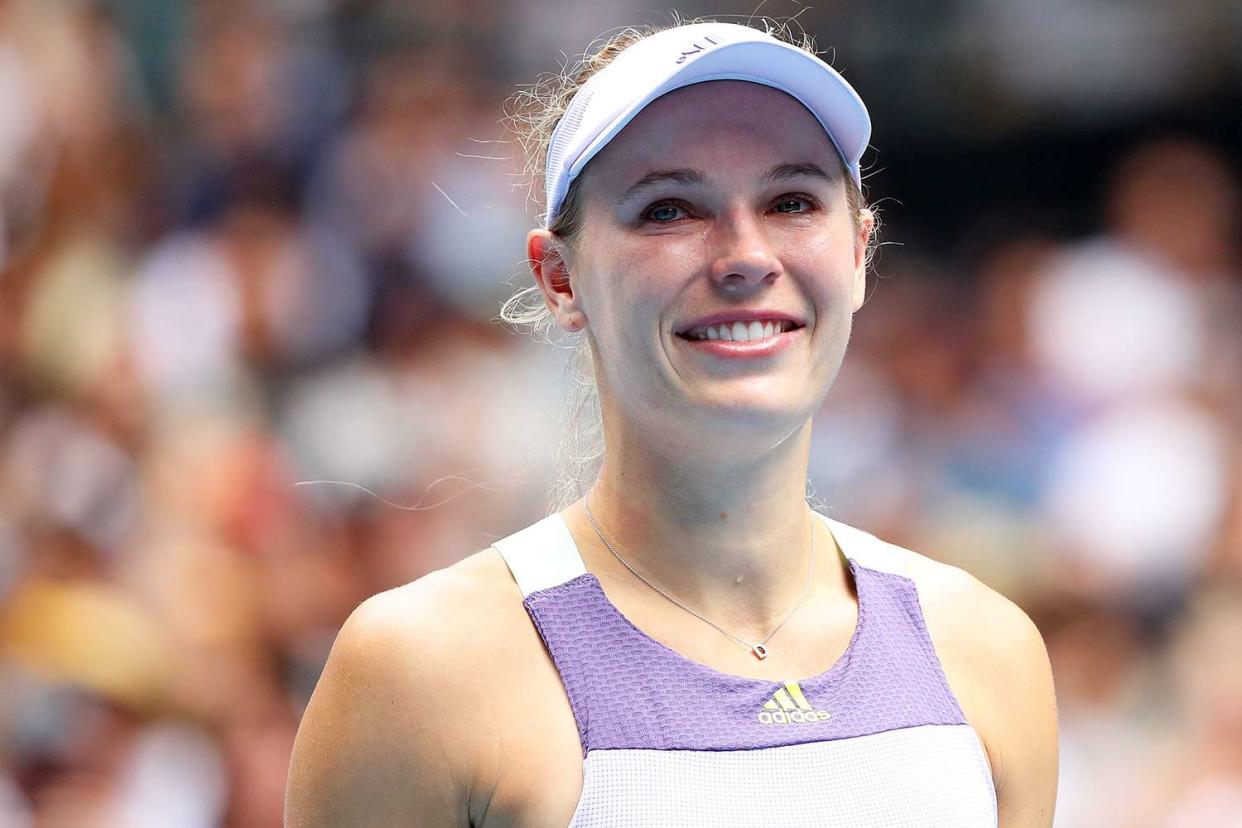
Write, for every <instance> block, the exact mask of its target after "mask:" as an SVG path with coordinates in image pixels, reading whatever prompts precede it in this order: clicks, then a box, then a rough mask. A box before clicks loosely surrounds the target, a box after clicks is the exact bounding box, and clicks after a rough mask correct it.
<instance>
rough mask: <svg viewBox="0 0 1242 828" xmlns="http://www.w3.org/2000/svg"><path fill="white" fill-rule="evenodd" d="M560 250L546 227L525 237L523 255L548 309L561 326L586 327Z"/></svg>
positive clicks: (577, 329)
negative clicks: (524, 252)
mask: <svg viewBox="0 0 1242 828" xmlns="http://www.w3.org/2000/svg"><path fill="white" fill-rule="evenodd" d="M562 251H563V245H562V244H561V243H560V242H558V241H557V240H556V238H555V237H554V236H553V235H552V233H551V232H550V231H548V230H543V229H536V230H531V231H530V233H528V234H527V236H526V258H527V261H528V262H529V264H530V270H531V273H533V274H534V275H535V284H537V285H538V286H539V290H540V291H541V292H542V293H543V299H544V301H545V302H547V303H548V310H550V311H551V312H552V316H553V318H554V319H556V322H557V324H558V325H560V326H561V327H562V328H564V329H565V330H567V331H579V330H582V329H583V328H585V327H586V325H587V318H586V314H585V313H584V312H583V309H582V296H581V294H580V293H579V292H578V291H577V290H575V286H574V283H573V281H572V280H571V279H570V276H569V265H568V263H567V262H566V261H565V258H564V256H563V253H562Z"/></svg>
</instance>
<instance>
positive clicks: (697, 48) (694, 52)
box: [677, 35, 720, 66]
mask: <svg viewBox="0 0 1242 828" xmlns="http://www.w3.org/2000/svg"><path fill="white" fill-rule="evenodd" d="M703 39H704V40H706V41H707V42H708V43H710V44H711V45H712V46H719V45H720V44H719V43H717V42H716V41H714V40H712V39H711V38H710V37H707V36H706V35H704V36H703ZM690 45H691V46H693V47H694V48H693V49H690V50H689V51H687V52H682V53H681V57H679V58H677V65H678V66H680V65H681V64H683V63H685V62H686V58H691V57H694V56H695V55H697V54H699V53H700V52H706V51H707V49H708V47H707V46H704V45H703V44H701V43H697V42H696V43H691V44H690Z"/></svg>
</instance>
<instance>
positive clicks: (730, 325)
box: [686, 320, 793, 342]
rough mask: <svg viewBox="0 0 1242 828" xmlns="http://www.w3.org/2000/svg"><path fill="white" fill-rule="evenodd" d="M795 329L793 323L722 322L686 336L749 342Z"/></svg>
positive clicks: (693, 331) (701, 328)
mask: <svg viewBox="0 0 1242 828" xmlns="http://www.w3.org/2000/svg"><path fill="white" fill-rule="evenodd" d="M792 327H793V323H792V322H776V321H772V320H769V321H767V322H760V321H759V320H755V321H753V322H721V323H720V324H718V325H707V326H704V327H700V328H694V329H692V330H691V331H690V332H689V333H688V334H686V336H688V337H690V338H691V339H723V340H725V341H726V342H749V341H751V340H755V339H766V338H767V337H770V336H775V335H776V334H778V333H782V332H784V331H787V330H789V329H790V328H792Z"/></svg>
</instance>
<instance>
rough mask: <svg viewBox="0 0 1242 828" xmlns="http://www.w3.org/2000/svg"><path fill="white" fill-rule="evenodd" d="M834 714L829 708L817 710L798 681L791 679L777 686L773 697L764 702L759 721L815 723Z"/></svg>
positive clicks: (767, 722)
mask: <svg viewBox="0 0 1242 828" xmlns="http://www.w3.org/2000/svg"><path fill="white" fill-rule="evenodd" d="M830 716H832V714H831V713H829V712H828V711H827V710H815V709H814V708H812V707H811V703H810V702H808V701H807V700H806V696H804V695H802V688H801V687H799V686H798V682H796V681H794V680H793V679H790V680H789V681H786V682H785V684H784V686H783V687H779V688H777V690H776V692H775V693H773V694H772V698H770V699H768V700H767V701H766V702H764V703H763V709H762V710H760V711H759V723H760V724H768V725H778V724H813V723H815V722H824V721H827V720H828V718H829V717H830Z"/></svg>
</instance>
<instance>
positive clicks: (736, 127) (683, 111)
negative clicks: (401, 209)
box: [287, 22, 1057, 828]
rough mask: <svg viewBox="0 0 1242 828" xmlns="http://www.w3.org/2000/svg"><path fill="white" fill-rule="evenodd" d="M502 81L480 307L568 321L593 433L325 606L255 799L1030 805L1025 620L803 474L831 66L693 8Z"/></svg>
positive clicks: (412, 811)
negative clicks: (386, 582)
mask: <svg viewBox="0 0 1242 828" xmlns="http://www.w3.org/2000/svg"><path fill="white" fill-rule="evenodd" d="M522 100H525V101H526V103H528V104H532V105H533V107H532V108H530V109H528V110H527V113H528V114H527V116H519V117H518V118H517V120H519V121H523V122H524V123H527V124H528V125H529V127H530V129H529V131H528V132H526V133H525V134H524V138H525V143H526V146H527V147H528V149H530V150H532V155H533V156H534V158H533V161H532V166H533V168H534V171H535V172H536V173H537V174H538V176H539V177H540V180H541V181H542V183H543V185H544V192H545V198H546V206H547V212H546V216H545V220H544V222H543V225H544V226H542V227H539V228H537V229H534V230H532V231H531V232H530V234H529V236H528V238H527V254H528V257H529V260H530V267H531V272H532V275H533V277H534V285H533V286H532V287H531V288H530V289H529V290H528V291H527V292H525V293H524V294H523V295H522V296H520V297H518V298H516V299H515V300H514V301H513V302H511V303H510V304H509V305H508V306H507V308H506V316H507V318H509V319H510V320H511V321H520V322H523V323H526V324H529V325H531V326H533V327H535V328H536V329H539V330H542V331H543V332H544V333H550V332H551V331H553V330H556V331H560V332H562V333H563V334H565V335H570V336H577V337H580V341H581V344H580V345H579V346H578V347H579V348H580V352H581V354H582V355H583V362H584V365H583V367H584V375H583V379H582V381H581V382H580V383H577V384H576V385H577V386H579V387H581V388H584V389H586V392H587V396H583V397H580V398H578V399H577V401H576V402H575V403H574V405H575V408H574V409H573V410H574V411H575V415H576V416H577V417H578V420H579V422H577V423H575V422H571V423H570V424H569V428H568V432H569V434H570V435H571V440H576V441H577V442H576V444H577V445H579V446H581V445H582V444H583V443H585V444H588V445H591V446H592V448H591V450H590V451H588V452H587V453H586V454H585V455H575V456H570V457H568V458H566V459H568V460H569V461H570V462H568V463H567V464H566V470H565V473H564V474H563V475H562V478H561V480H560V483H559V487H558V489H557V491H556V492H555V493H554V495H555V496H554V498H553V505H552V509H551V511H550V512H549V514H548V516H547V517H546V518H544V519H543V520H541V521H538V522H537V523H535V524H533V525H531V526H529V527H527V528H526V529H523V530H522V531H520V532H517V533H515V534H513V535H511V536H509V537H507V538H504V539H502V540H500V541H497V542H496V543H495V544H494V545H493V547H491V548H489V549H486V550H483V551H481V552H479V553H477V554H475V555H472V556H471V557H469V558H467V559H466V560H464V561H462V562H460V563H458V564H456V565H454V566H451V567H448V568H447V569H444V570H440V571H438V572H435V573H432V574H431V575H428V576H426V577H424V578H421V579H419V580H418V581H415V582H413V583H411V584H408V585H406V586H403V587H400V588H398V589H395V590H391V591H389V592H386V593H382V594H380V595H377V596H374V597H372V598H371V599H368V600H367V601H366V602H364V603H363V605H362V606H361V607H359V608H358V610H356V611H355V613H354V614H353V615H352V616H351V618H350V620H349V622H348V623H347V624H346V625H345V627H344V629H343V630H342V632H341V634H340V636H339V638H338V640H337V643H336V645H335V646H334V648H333V652H332V656H331V658H330V659H329V662H328V665H327V668H326V669H325V672H324V675H323V677H322V679H321V681H320V684H319V686H318V687H317V689H316V691H315V694H314V697H313V698H312V700H311V703H310V706H309V707H308V709H307V712H306V716H305V718H304V719H303V723H302V727H301V730H300V731H299V734H298V739H297V745H296V747H295V751H294V757H293V765H292V769H291V772H290V780H289V795H288V801H287V821H288V824H289V825H290V826H312V825H313V826H319V825H360V824H384V825H387V824H416V825H487V826H491V825H531V826H548V825H567V824H568V825H572V826H630V825H641V826H664V825H670V826H671V825H713V826H716V825H735V826H755V825H775V824H780V825H835V826H843V825H844V826H851V825H903V826H948V825H952V826H961V827H963V828H972V827H973V826H996V825H1003V826H1047V825H1050V824H1051V820H1052V804H1053V801H1054V799H1055V792H1056V767H1057V745H1056V741H1057V736H1056V710H1055V701H1054V698H1053V692H1052V683H1051V672H1050V669H1049V665H1048V659H1047V654H1046V651H1045V649H1044V645H1043V641H1042V639H1041V638H1040V635H1039V633H1038V631H1037V630H1036V629H1035V627H1034V625H1033V624H1032V623H1031V622H1030V619H1029V618H1028V617H1027V616H1026V615H1025V614H1024V613H1023V612H1022V611H1021V610H1020V609H1019V608H1018V607H1016V606H1015V605H1013V604H1012V603H1010V602H1009V601H1007V600H1006V599H1005V598H1003V597H1002V596H1000V595H998V594H997V593H995V592H993V591H992V590H990V589H988V588H987V587H985V586H983V585H982V584H981V583H979V582H978V581H977V580H976V579H974V578H973V577H972V576H970V575H969V574H967V573H965V572H963V571H962V570H960V569H956V568H954V567H949V566H946V565H943V564H940V563H937V562H935V561H933V560H931V559H928V558H925V557H923V556H921V555H919V554H917V553H915V552H912V551H910V550H907V549H903V548H901V547H898V546H894V545H892V544H888V543H885V542H884V541H882V540H880V539H878V538H876V537H875V536H873V535H870V534H868V533H866V532H865V531H863V530H861V529H857V528H854V527H852V526H848V525H846V524H844V523H841V522H839V521H836V520H833V519H830V518H828V517H826V516H824V515H821V514H818V513H816V512H815V511H813V510H812V509H810V508H809V507H808V504H807V502H806V499H805V481H806V473H807V465H808V457H809V450H810V435H811V419H812V415H813V414H814V412H815V411H816V410H817V409H818V408H819V406H820V405H821V403H822V401H823V399H824V397H825V396H826V395H827V393H828V390H829V388H830V387H831V385H832V383H833V381H834V379H835V378H836V375H837V372H838V370H839V368H840V366H841V362H842V360H843V358H844V356H845V351H846V345H847V343H848V341H849V336H850V330H851V326H852V323H853V317H854V314H855V313H856V312H857V311H858V310H859V308H860V307H861V306H862V304H863V299H864V295H865V288H866V272H867V263H868V254H869V251H870V245H871V243H872V238H873V231H874V218H873V216H872V214H871V212H870V211H869V210H867V209H866V208H865V207H864V206H863V205H862V198H861V186H860V181H861V175H860V167H859V162H860V157H861V155H862V153H863V151H864V150H865V149H866V147H867V142H868V140H869V136H870V131H871V126H870V120H869V117H868V115H867V111H866V108H865V107H864V106H863V104H862V101H861V100H860V99H859V97H858V95H857V94H856V93H855V92H854V90H853V89H852V88H851V87H850V86H849V85H848V84H847V83H846V82H845V80H844V79H843V78H842V77H841V76H840V75H838V74H837V73H836V72H835V71H834V70H833V69H832V68H831V67H829V66H828V65H827V64H825V63H824V62H822V61H821V60H820V59H819V58H818V57H816V56H815V54H814V52H813V50H812V49H811V48H810V46H809V44H805V43H803V44H793V43H789V42H786V41H784V40H782V39H781V38H778V37H776V36H774V35H773V34H771V33H769V32H766V31H759V30H757V29H754V28H750V27H747V26H739V25H734V24H727V23H716V22H698V23H694V24H688V25H682V26H675V27H672V28H667V29H663V30H657V31H650V32H627V33H626V34H624V35H622V36H621V37H619V38H618V39H616V40H614V41H613V42H611V43H609V44H606V45H605V46H604V47H603V48H602V49H601V50H600V51H599V52H597V53H596V54H595V55H593V56H589V57H587V58H586V59H584V62H583V65H582V67H581V69H580V71H579V72H577V73H576V74H575V76H574V77H572V78H569V79H562V86H560V87H557V88H556V89H554V90H551V91H550V93H549V90H548V89H546V88H545V89H543V90H542V91H541V92H540V94H531V95H527V96H526V97H524V98H522ZM532 113H533V114H532ZM531 299H534V300H536V304H535V305H534V306H533V307H532V305H531V304H530V302H529V300H531ZM524 302H525V304H523V303H524ZM522 308H525V310H524V311H523V310H521V309H522ZM592 409H595V410H597V411H598V420H597V422H598V428H597V429H596V430H594V431H593V432H592V431H591V430H590V429H589V428H588V429H587V431H586V432H585V436H583V432H582V431H581V428H580V427H581V423H582V421H583V420H586V421H587V422H588V425H589V421H590V417H584V416H583V412H584V411H586V412H588V413H589V412H590V411H591V410H592ZM549 431H550V432H554V429H549Z"/></svg>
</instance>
